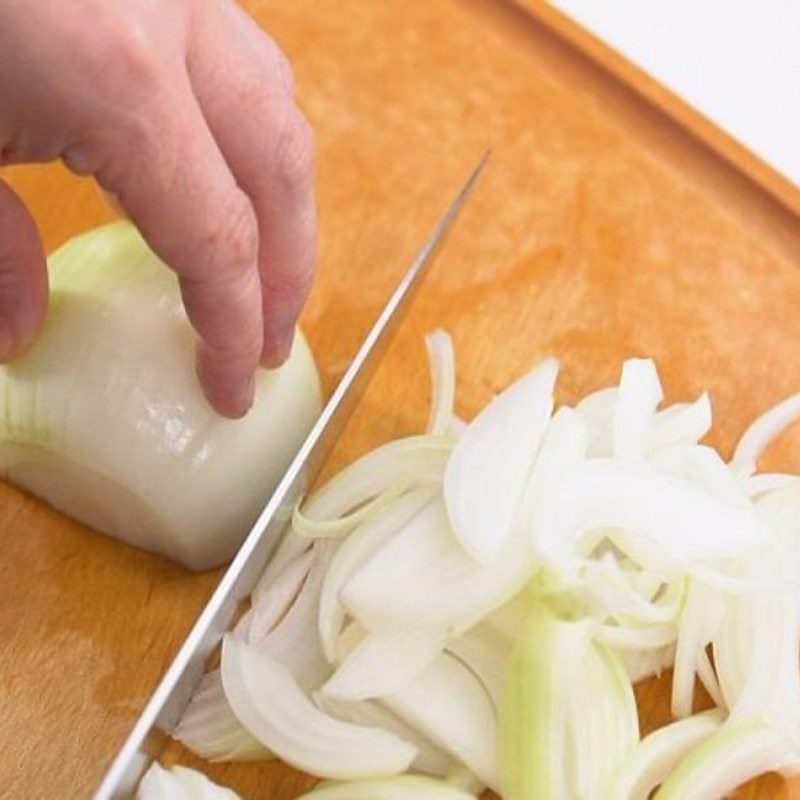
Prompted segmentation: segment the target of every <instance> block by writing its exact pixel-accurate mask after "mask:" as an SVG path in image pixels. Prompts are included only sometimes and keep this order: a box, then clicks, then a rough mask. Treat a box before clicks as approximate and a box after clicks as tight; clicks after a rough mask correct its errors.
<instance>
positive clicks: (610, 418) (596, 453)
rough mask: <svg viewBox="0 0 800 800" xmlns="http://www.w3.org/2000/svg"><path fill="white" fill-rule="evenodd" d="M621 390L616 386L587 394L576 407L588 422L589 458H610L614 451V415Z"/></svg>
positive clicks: (587, 452)
mask: <svg viewBox="0 0 800 800" xmlns="http://www.w3.org/2000/svg"><path fill="white" fill-rule="evenodd" d="M618 394H619V389H618V388H617V387H616V386H613V387H610V388H607V389H600V390H599V391H596V392H592V393H591V394H587V395H586V396H585V397H584V398H583V399H582V400H580V401H579V402H578V403H577V404H576V405H575V410H576V411H577V412H578V413H579V414H580V415H581V416H582V417H583V418H584V419H585V420H586V424H587V426H588V434H589V435H588V444H587V449H586V455H587V456H588V457H589V458H610V457H611V456H612V454H613V449H614V415H615V413H616V408H617V396H618Z"/></svg>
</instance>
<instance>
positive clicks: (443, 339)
mask: <svg viewBox="0 0 800 800" xmlns="http://www.w3.org/2000/svg"><path fill="white" fill-rule="evenodd" d="M425 345H426V347H427V350H428V361H429V363H430V373H431V394H432V399H431V411H430V415H429V417H428V424H427V426H426V427H425V432H426V433H428V434H430V435H431V436H446V435H447V434H448V433H449V432H450V429H451V426H452V424H453V404H454V402H455V396H456V361H455V355H454V353H453V340H452V339H451V338H450V334H449V333H447V331H443V330H441V329H439V330H435V331H432V332H431V333H429V334H428V335H427V336H426V337H425Z"/></svg>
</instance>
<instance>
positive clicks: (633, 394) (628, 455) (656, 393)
mask: <svg viewBox="0 0 800 800" xmlns="http://www.w3.org/2000/svg"><path fill="white" fill-rule="evenodd" d="M663 398H664V392H663V390H662V389H661V381H660V380H659V377H658V372H657V371H656V366H655V364H654V363H653V362H652V361H651V360H650V359H646V358H631V359H629V360H628V361H626V362H625V363H624V364H623V365H622V377H621V379H620V382H619V392H618V394H617V404H616V407H615V409H614V436H613V440H614V457H615V458H616V459H618V460H619V461H621V462H623V463H627V462H632V461H638V460H639V459H641V458H642V456H643V455H644V453H645V451H646V450H647V446H648V444H649V443H650V439H651V437H652V428H653V423H654V421H655V415H656V408H658V404H659V403H660V402H661V401H662V400H663Z"/></svg>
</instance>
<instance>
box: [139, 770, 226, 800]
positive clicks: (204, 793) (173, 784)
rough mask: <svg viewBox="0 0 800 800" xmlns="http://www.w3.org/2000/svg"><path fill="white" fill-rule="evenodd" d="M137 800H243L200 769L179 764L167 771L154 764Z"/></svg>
mask: <svg viewBox="0 0 800 800" xmlns="http://www.w3.org/2000/svg"><path fill="white" fill-rule="evenodd" d="M136 800H239V795H238V794H236V792H233V791H231V790H230V789H226V788H225V787H223V786H219V785H217V784H216V783H212V782H211V781H210V780H209V779H208V778H206V776H205V775H203V774H202V773H200V772H197V771H196V770H193V769H189V768H188V767H181V766H178V765H176V766H173V767H170V768H169V769H165V768H164V767H162V766H161V765H160V764H159V763H158V762H153V764H152V765H151V766H150V768H149V769H148V770H147V772H146V773H145V774H144V776H143V777H142V779H141V781H140V782H139V787H138V789H137V791H136Z"/></svg>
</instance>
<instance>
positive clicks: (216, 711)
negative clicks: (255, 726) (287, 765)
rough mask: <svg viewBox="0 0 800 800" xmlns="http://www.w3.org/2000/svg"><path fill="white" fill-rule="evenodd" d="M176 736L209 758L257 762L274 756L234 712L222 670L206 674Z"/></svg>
mask: <svg viewBox="0 0 800 800" xmlns="http://www.w3.org/2000/svg"><path fill="white" fill-rule="evenodd" d="M172 735H173V736H174V737H175V738H176V739H178V740H179V741H181V742H183V744H184V745H186V747H188V748H189V749H190V750H191V751H192V752H193V753H196V754H197V755H198V756H200V757H201V758H206V759H208V760H209V761H257V760H260V759H266V758H271V757H272V753H270V751H269V750H268V749H267V748H266V747H264V745H263V744H262V743H261V742H259V741H258V739H256V738H255V737H254V736H253V735H252V734H251V733H250V732H249V731H248V730H247V729H246V728H245V727H244V726H243V725H242V723H241V722H239V720H238V718H237V717H236V715H235V714H234V713H233V711H231V707H230V704H229V703H228V700H227V698H226V696H225V692H224V690H223V688H222V679H221V677H220V673H219V670H218V669H215V670H212V671H211V672H209V673H207V674H206V675H205V676H204V677H203V680H202V681H201V682H200V685H199V686H198V687H197V689H196V691H195V693H194V695H193V696H192V699H191V701H190V702H189V705H188V706H187V707H186V710H185V711H184V712H183V716H182V717H181V721H180V723H179V724H178V726H177V728H176V729H175V731H174V733H173V734H172Z"/></svg>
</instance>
